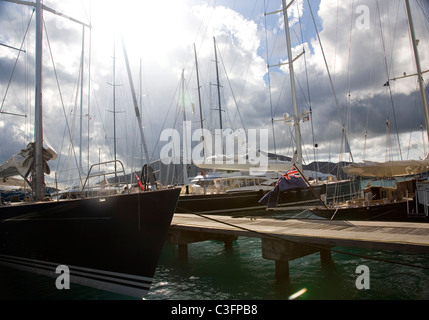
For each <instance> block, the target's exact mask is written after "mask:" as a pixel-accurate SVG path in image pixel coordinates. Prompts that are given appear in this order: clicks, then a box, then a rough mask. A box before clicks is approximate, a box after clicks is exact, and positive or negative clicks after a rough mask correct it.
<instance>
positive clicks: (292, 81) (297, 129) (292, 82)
mask: <svg viewBox="0 0 429 320" xmlns="http://www.w3.org/2000/svg"><path fill="white" fill-rule="evenodd" d="M292 2H293V1H292ZM292 2H291V3H290V4H289V5H291V4H292ZM282 4H283V18H284V23H285V32H286V43H287V53H288V58H289V63H288V64H289V75H290V86H291V91H292V104H293V112H294V127H295V139H296V152H297V156H298V159H297V160H298V163H297V164H296V166H297V167H298V169H299V170H300V171H301V172H302V146H301V129H300V124H299V115H298V106H297V102H296V87H295V71H294V68H293V61H294V59H293V57H292V48H291V40H290V31H289V21H288V16H287V8H288V7H287V6H286V0H282Z"/></svg>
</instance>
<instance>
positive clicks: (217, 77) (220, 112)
mask: <svg viewBox="0 0 429 320" xmlns="http://www.w3.org/2000/svg"><path fill="white" fill-rule="evenodd" d="M213 43H214V51H215V63H216V79H217V98H218V104H219V128H220V132H221V137H220V138H221V143H222V152H224V150H223V137H222V132H223V127H222V102H221V100H220V83H219V66H218V61H217V49H216V38H215V37H213Z"/></svg>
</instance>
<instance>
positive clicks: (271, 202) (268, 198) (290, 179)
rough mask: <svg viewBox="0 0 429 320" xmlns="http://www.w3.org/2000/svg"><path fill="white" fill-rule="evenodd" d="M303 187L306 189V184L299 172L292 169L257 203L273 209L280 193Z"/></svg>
mask: <svg viewBox="0 0 429 320" xmlns="http://www.w3.org/2000/svg"><path fill="white" fill-rule="evenodd" d="M303 187H307V184H306V183H305V181H304V179H303V178H302V176H301V174H300V173H299V171H298V170H297V169H296V168H295V167H292V168H291V169H290V170H289V171H288V172H286V173H285V174H283V175H282V177H281V178H280V179H279V180H278V181H277V183H276V186H275V187H274V189H273V190H272V191H270V192H268V193H267V194H265V195H264V196H263V197H262V198H261V199H260V200H259V203H260V204H262V205H267V207H268V208H274V207H276V206H277V202H278V199H279V195H280V192H283V191H286V190H289V189H294V188H303Z"/></svg>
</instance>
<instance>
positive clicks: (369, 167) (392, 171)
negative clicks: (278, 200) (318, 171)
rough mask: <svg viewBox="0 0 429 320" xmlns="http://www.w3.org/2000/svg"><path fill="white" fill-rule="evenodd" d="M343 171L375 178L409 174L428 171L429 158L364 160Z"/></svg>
mask: <svg viewBox="0 0 429 320" xmlns="http://www.w3.org/2000/svg"><path fill="white" fill-rule="evenodd" d="M343 171H344V172H345V173H346V174H349V175H356V176H362V177H376V178H393V177H402V176H409V175H414V174H419V173H423V172H427V171H429V159H428V157H427V156H426V157H425V159H423V160H403V161H387V162H373V161H364V162H362V163H353V164H349V165H347V166H345V167H344V168H343Z"/></svg>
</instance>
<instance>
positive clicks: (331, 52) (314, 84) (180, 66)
mask: <svg viewBox="0 0 429 320" xmlns="http://www.w3.org/2000/svg"><path fill="white" fill-rule="evenodd" d="M309 3H310V5H311V10H312V13H313V16H314V21H313V19H312V14H311V11H310V7H309ZM410 3H411V8H412V11H413V18H414V24H415V30H416V36H417V38H418V39H419V52H420V60H421V66H422V69H423V70H424V71H425V70H428V69H429V6H428V4H427V1H425V0H410ZM44 4H45V5H46V6H48V7H50V8H53V9H55V10H57V11H58V12H62V13H65V14H67V15H69V16H71V17H73V18H75V19H77V20H79V21H82V22H85V23H87V24H91V25H92V29H91V30H89V29H87V28H85V32H84V40H83V41H82V37H83V27H82V26H81V25H79V24H77V23H75V22H71V21H69V20H66V19H64V18H62V17H59V16H57V15H54V14H52V13H50V12H45V13H44V22H45V32H44V44H43V55H44V58H43V59H44V60H43V61H44V66H45V68H44V71H43V98H44V102H43V105H44V127H45V128H44V134H45V139H46V140H47V141H49V143H50V144H51V145H52V147H53V148H54V149H55V150H56V152H57V153H58V154H59V155H60V157H59V159H58V160H56V161H54V162H52V163H51V164H50V165H51V169H52V170H53V172H57V173H58V175H59V176H61V177H64V178H66V177H67V176H69V175H72V174H73V173H72V172H73V171H72V170H73V168H75V167H76V164H77V163H78V162H79V154H80V153H79V145H80V126H79V124H80V116H81V111H80V108H81V107H80V101H81V98H80V90H81V89H80V88H81V86H80V66H81V59H82V43H84V62H85V63H84V85H83V99H82V101H83V107H82V108H83V111H82V115H83V117H82V119H83V127H82V133H83V140H82V141H83V143H82V162H83V165H84V166H86V167H87V166H88V159H89V162H90V163H94V162H98V160H99V159H101V160H102V161H106V160H110V159H112V158H113V152H114V147H113V145H114V144H113V142H114V130H113V123H114V120H113V119H114V118H113V115H114V113H113V108H114V105H115V110H116V113H115V115H116V117H115V119H116V142H117V143H116V146H117V154H118V158H119V159H121V160H122V161H123V162H124V163H125V165H126V166H127V168H131V170H139V168H140V167H141V164H142V163H143V161H142V155H143V152H142V148H141V138H140V135H139V131H138V127H137V120H136V117H135V113H134V106H133V100H132V96H131V91H130V87H129V82H128V78H127V73H126V69H125V62H124V53H123V48H122V42H121V39H124V42H125V44H126V48H127V52H128V55H129V59H130V63H131V69H132V73H133V82H134V86H135V89H136V92H137V100H138V102H139V104H140V103H141V110H142V118H143V126H144V130H145V135H146V140H147V145H148V149H149V152H150V154H151V157H152V159H157V158H159V152H160V148H161V147H162V146H163V145H164V144H165V142H160V141H159V136H160V134H161V131H162V130H164V129H168V128H177V129H178V130H180V127H181V123H182V121H183V109H181V107H180V106H179V100H180V99H179V98H180V92H181V83H182V81H181V75H182V71H183V74H184V79H185V81H184V82H185V90H186V92H187V94H188V96H189V97H190V100H192V102H191V103H187V106H186V108H185V109H186V119H187V120H191V121H193V122H192V126H193V129H197V128H199V127H200V124H199V117H200V113H199V103H198V90H197V79H196V68H195V58H194V44H195V48H196V51H197V57H198V64H199V75H200V86H201V99H202V110H203V119H204V127H205V128H208V129H215V128H219V116H218V114H219V111H218V108H219V103H218V98H217V86H216V82H217V77H216V64H215V62H214V60H215V53H214V40H213V39H214V38H215V39H216V48H217V54H218V69H219V80H220V85H221V90H220V91H221V106H222V120H223V122H222V124H223V128H224V129H225V128H228V129H233V130H236V129H239V128H244V129H246V130H248V129H267V130H269V133H270V138H269V143H270V151H272V152H274V151H275V152H277V153H279V154H283V155H287V156H292V155H293V152H294V133H293V127H292V126H288V125H286V124H285V123H284V122H277V121H275V122H274V123H272V119H274V120H278V119H280V118H282V117H283V114H285V113H289V114H292V113H293V109H292V99H291V90H290V78H289V70H288V66H287V65H282V66H280V67H275V66H274V65H277V64H279V63H284V62H286V61H288V56H287V48H286V41H285V39H286V37H285V32H284V20H283V16H282V15H281V14H271V15H265V14H264V13H270V12H274V11H277V10H279V9H280V7H281V1H280V0H250V1H249V0H236V1H227V0H217V1H214V0H212V1H210V0H206V1H203V0H168V1H146V0H143V1H142V0H139V1H136V0H122V1H113V0H109V1H106V0H79V1H76V0H74V1H71V0H70V1H68V0H67V1H65V0H63V1H59V0H45V1H44ZM288 12H289V25H290V27H291V37H292V52H293V55H294V57H296V56H298V55H299V54H300V53H302V52H303V50H305V55H302V56H301V57H300V58H299V59H297V60H296V61H295V63H294V67H295V75H296V88H297V101H298V109H299V112H300V113H301V112H303V111H309V110H310V109H311V110H312V117H311V121H307V122H303V123H301V130H302V138H303V144H304V157H305V162H306V163H311V162H312V161H314V160H330V161H334V162H336V161H338V160H339V159H342V160H351V158H350V154H349V153H347V154H341V151H344V147H342V146H341V141H342V128H343V127H344V129H345V131H346V134H347V138H348V140H349V144H350V150H351V152H352V156H353V160H354V161H356V162H359V161H362V160H374V161H385V160H400V159H408V158H410V159H419V158H422V157H424V156H425V152H426V153H427V152H428V151H429V150H428V148H427V135H426V133H422V131H421V126H423V129H425V122H424V118H423V111H422V107H421V99H420V95H419V91H418V84H417V78H416V77H409V78H404V79H397V80H396V81H393V80H392V81H390V86H383V84H385V83H386V82H387V81H388V80H389V79H393V78H395V77H400V76H402V75H403V74H404V73H406V74H413V73H415V72H416V64H415V60H414V56H413V52H412V48H411V38H410V33H409V29H408V20H407V17H406V14H405V1H404V0H378V1H376V0H355V1H338V0H309V1H308V0H298V1H295V3H294V4H293V5H292V6H291V7H290V8H289V10H288ZM34 21H35V16H34V15H33V12H32V9H31V8H28V7H25V6H22V5H17V4H13V3H9V2H6V1H0V30H1V31H0V44H2V45H1V46H0V99H1V105H0V108H1V112H2V113H0V163H1V162H3V161H5V160H7V159H8V158H9V157H10V156H11V155H12V154H15V153H16V152H18V151H19V150H20V149H21V148H24V147H25V146H26V145H27V143H28V142H30V141H32V140H33V122H34V115H33V114H34V89H33V87H34ZM27 28H28V32H26V31H27ZM317 33H318V34H319V36H320V42H319V40H318V37H317ZM21 46H22V49H23V50H25V52H21V53H20V52H19V51H18V50H16V49H13V48H20V47H21ZM11 47H12V48H11ZM322 49H323V50H322ZM323 53H324V54H323ZM113 57H115V59H114V58H113ZM324 57H325V58H326V62H325V59H324ZM114 62H115V69H114V68H113V65H114ZM267 65H270V66H273V67H270V68H269V69H268V68H267ZM113 70H115V77H113V74H114V73H113ZM113 78H115V79H113ZM425 78H427V77H425ZM331 83H332V85H331ZM425 84H427V81H425ZM113 85H114V86H113ZM114 88H115V90H114ZM114 92H115V97H116V98H115V104H114V103H113V100H114V99H113V93H114ZM192 104H193V105H194V112H192ZM9 113H12V114H15V115H11V114H9ZM24 115H25V116H26V117H24ZM387 121H388V123H389V124H390V125H389V126H388V127H387V125H386V123H387ZM365 133H366V135H365ZM423 137H424V139H425V141H426V145H424V144H423ZM314 144H317V146H318V147H317V148H316V149H315V148H314Z"/></svg>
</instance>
